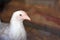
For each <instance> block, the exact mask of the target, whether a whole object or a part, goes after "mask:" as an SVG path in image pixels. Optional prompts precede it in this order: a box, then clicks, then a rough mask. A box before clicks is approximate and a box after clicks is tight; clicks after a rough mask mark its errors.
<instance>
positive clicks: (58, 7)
mask: <svg viewBox="0 0 60 40" xmlns="http://www.w3.org/2000/svg"><path fill="white" fill-rule="evenodd" d="M16 10H24V11H26V12H27V14H28V15H29V16H30V18H31V20H32V21H31V22H32V23H33V24H36V25H41V26H43V28H44V27H45V26H46V25H47V29H48V28H50V30H51V29H54V32H55V29H56V30H59V29H60V0H11V1H10V2H9V3H8V4H5V7H4V9H3V11H2V12H0V18H1V20H2V21H3V22H9V21H10V18H11V15H12V13H13V12H14V11H16ZM26 25H28V24H26ZM32 27H33V26H32ZM37 27H40V26H37ZM26 30H27V32H28V40H60V37H59V36H57V35H55V34H54V33H50V32H45V30H37V29H35V28H31V27H30V26H29V27H26ZM48 30H49V29H48ZM59 32H60V30H59V31H58V33H59Z"/></svg>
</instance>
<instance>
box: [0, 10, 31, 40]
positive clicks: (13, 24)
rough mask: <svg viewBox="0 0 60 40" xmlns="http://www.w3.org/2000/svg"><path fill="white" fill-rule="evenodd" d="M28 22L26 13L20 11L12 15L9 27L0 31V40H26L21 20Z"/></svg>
mask: <svg viewBox="0 0 60 40" xmlns="http://www.w3.org/2000/svg"><path fill="white" fill-rule="evenodd" d="M25 19H27V20H30V18H29V17H28V15H27V14H26V12H24V11H22V10H20V11H16V12H14V13H13V15H12V18H11V20H10V24H9V27H6V29H5V28H3V29H4V30H3V32H2V31H0V39H1V40H27V39H26V37H27V35H26V31H25V28H24V26H23V20H25ZM1 33H2V34H1Z"/></svg>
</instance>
